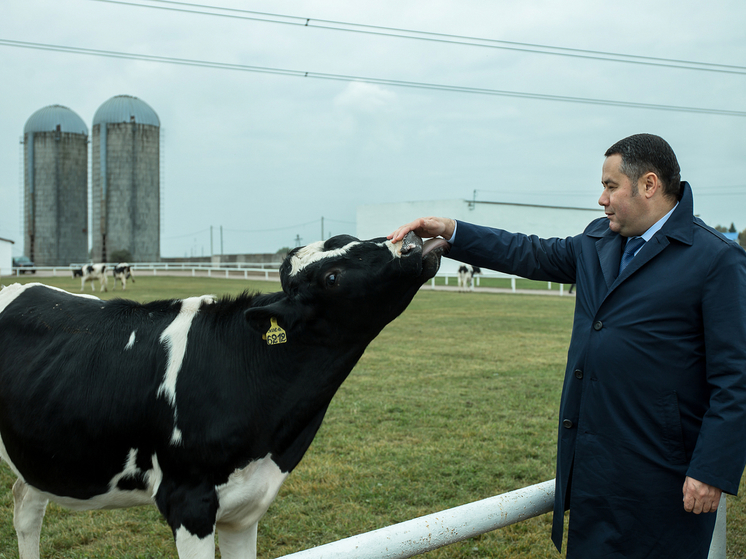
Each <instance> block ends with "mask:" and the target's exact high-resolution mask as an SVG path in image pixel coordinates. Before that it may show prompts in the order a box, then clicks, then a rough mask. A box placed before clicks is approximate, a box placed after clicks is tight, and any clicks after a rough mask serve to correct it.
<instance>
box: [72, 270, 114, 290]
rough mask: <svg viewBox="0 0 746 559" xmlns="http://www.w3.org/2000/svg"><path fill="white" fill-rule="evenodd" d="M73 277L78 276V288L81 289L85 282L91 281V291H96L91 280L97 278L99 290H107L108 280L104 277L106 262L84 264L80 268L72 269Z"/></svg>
mask: <svg viewBox="0 0 746 559" xmlns="http://www.w3.org/2000/svg"><path fill="white" fill-rule="evenodd" d="M73 278H80V290H81V291H83V288H84V287H85V283H86V282H87V281H90V282H91V291H96V286H95V285H94V283H93V282H95V281H96V280H98V283H99V284H100V285H101V289H100V290H101V291H109V282H108V280H107V279H106V264H86V265H85V266H83V267H82V268H78V269H77V270H73Z"/></svg>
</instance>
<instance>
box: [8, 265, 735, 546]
mask: <svg viewBox="0 0 746 559" xmlns="http://www.w3.org/2000/svg"><path fill="white" fill-rule="evenodd" d="M21 281H33V280H32V279H31V278H27V279H26V278H25V279H23V280H21ZM44 281H45V282H48V283H50V284H53V285H56V286H58V287H62V288H64V289H69V290H71V291H74V292H77V291H78V290H79V289H80V284H79V282H77V281H74V280H72V278H49V279H45V280H44ZM4 283H8V281H7V279H6V280H5V282H4ZM244 289H250V290H258V291H276V290H278V289H279V285H278V284H276V283H267V282H254V283H250V282H245V281H238V280H225V279H207V278H204V279H199V278H197V279H195V278H172V277H163V276H158V277H142V278H141V277H138V278H137V283H136V284H134V286H132V288H131V289H128V291H127V292H126V294H127V296H128V297H131V298H134V299H137V300H141V301H149V300H153V299H158V298H165V297H185V296H189V295H199V294H205V293H213V294H218V295H219V294H223V293H238V292H240V291H242V290H244ZM112 296H121V292H117V293H116V294H112V293H108V294H104V297H105V298H109V297H112ZM573 305H574V299H573V298H571V297H546V296H536V295H520V294H519V295H513V294H494V293H493V294H483V293H482V294H480V293H455V292H439V291H429V290H423V291H422V292H420V293H419V294H418V295H417V297H416V298H415V300H414V301H413V302H412V304H411V305H410V307H409V308H408V309H407V310H406V311H405V313H404V314H403V315H402V316H401V317H399V318H398V319H397V320H395V321H394V322H393V323H392V324H390V325H389V326H388V327H387V328H386V329H385V330H384V331H383V332H382V333H381V335H380V336H379V337H378V338H377V339H376V340H375V341H374V342H373V343H372V344H371V346H370V347H369V348H368V350H367V351H366V353H365V355H364V356H363V358H362V359H361V360H360V362H359V364H358V365H357V367H356V368H355V370H354V371H353V372H352V374H351V375H350V377H349V378H348V379H347V381H346V382H345V383H344V384H343V385H342V387H341V389H340V390H339V392H338V393H337V396H336V397H335V399H334V400H333V402H332V404H331V406H330V408H329V411H328V413H327V416H326V420H325V422H324V425H323V426H322V428H321V430H320V432H319V434H318V436H317V437H316V439H315V441H314V443H313V445H311V448H310V450H309V451H308V453H307V454H306V456H305V458H304V459H303V461H302V462H301V464H300V465H299V466H298V468H297V469H296V470H295V471H294V472H293V474H292V475H291V476H290V477H289V478H288V480H287V481H286V483H285V485H284V486H283V488H282V489H281V491H280V494H279V496H278V498H277V500H276V501H275V503H274V504H273V505H272V506H271V507H270V510H269V512H268V513H267V515H266V516H265V518H264V519H263V520H262V521H261V522H260V524H259V545H258V553H259V557H261V558H266V559H269V558H274V557H279V556H281V555H284V554H287V553H291V552H294V551H299V550H302V549H306V548H309V547H312V546H315V545H319V544H322V543H326V542H329V541H333V540H336V539H340V538H343V537H347V536H350V535H353V534H357V533H361V532H365V531H368V530H372V529H375V528H380V527H383V526H387V525H389V524H392V523H395V522H401V521H404V520H408V519H410V518H414V517H416V516H421V515H424V514H429V513H432V512H435V511H438V510H443V509H445V508H449V507H452V506H456V505H460V504H464V503H467V502H471V501H475V500H478V499H483V498H486V497H490V496H492V495H496V494H499V493H504V492H506V491H510V490H513V489H517V488H520V487H524V486H527V485H531V484H534V483H539V482H542V481H545V480H548V479H551V478H553V477H554V459H555V442H556V425H557V409H558V404H559V396H560V391H561V386H562V376H563V370H564V360H565V355H566V351H567V345H568V343H569V338H570V328H571V324H572V313H573ZM12 483H13V478H12V476H11V475H10V473H9V471H8V469H7V467H6V466H5V465H2V466H0V558H4V557H16V556H17V548H16V540H15V534H14V532H13V527H12V496H11V492H10V487H11V485H12ZM741 490H742V493H741V495H743V494H744V492H746V481H742V485H741ZM550 522H551V514H548V515H544V516H541V517H539V518H535V519H531V520H528V521H525V522H522V523H520V524H517V525H514V526H511V527H508V528H505V529H502V530H498V531H496V532H492V533H490V534H486V535H484V536H481V537H478V538H474V539H470V540H468V541H465V542H462V543H459V544H455V545H453V546H450V547H447V548H445V549H442V550H436V551H433V552H430V553H428V554H426V555H425V556H426V557H429V558H475V557H510V558H532V559H538V558H557V557H560V555H559V554H558V553H557V552H556V551H555V550H554V548H553V546H552V544H551V542H550V540H549V531H550ZM744 526H746V506H744V502H743V497H742V496H740V497H729V499H728V544H729V546H728V557H729V558H740V557H746V534H745V533H744ZM42 557H47V558H51V557H54V558H86V557H127V558H135V557H176V551H175V547H174V545H173V540H172V537H171V533H170V530H169V529H168V527H167V526H166V524H165V522H164V521H163V520H162V519H161V518H160V516H159V514H158V512H157V511H156V509H155V508H153V507H145V508H139V509H129V510H120V511H93V512H85V513H80V512H68V511H66V510H64V509H62V508H60V507H57V506H56V505H53V504H52V505H50V506H49V508H48V511H47V516H46V520H45V524H44V529H43V531H42Z"/></svg>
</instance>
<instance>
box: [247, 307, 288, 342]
mask: <svg viewBox="0 0 746 559" xmlns="http://www.w3.org/2000/svg"><path fill="white" fill-rule="evenodd" d="M296 314H297V313H296V312H295V310H294V309H293V307H292V306H291V305H290V304H289V303H288V302H287V301H286V300H284V299H283V300H280V301H276V302H274V303H270V304H269V305H264V306H261V307H252V308H250V309H248V310H247V311H246V312H244V317H246V321H247V322H248V323H249V326H250V327H251V329H252V330H254V331H255V332H258V333H259V334H262V335H263V334H266V333H267V331H268V330H269V329H270V327H271V325H272V319H273V318H274V319H275V320H276V322H277V324H278V326H280V327H281V328H283V329H285V330H290V329H291V328H292V327H293V325H294V324H295V323H296V322H297V320H298V318H297V316H296Z"/></svg>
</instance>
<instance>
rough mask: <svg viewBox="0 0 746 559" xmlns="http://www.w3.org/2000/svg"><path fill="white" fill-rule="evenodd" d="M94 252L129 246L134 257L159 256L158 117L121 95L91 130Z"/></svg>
mask: <svg viewBox="0 0 746 559" xmlns="http://www.w3.org/2000/svg"><path fill="white" fill-rule="evenodd" d="M91 139H92V151H91V159H92V161H91V183H92V188H91V197H92V200H91V202H92V206H91V212H92V216H93V219H92V226H91V229H92V233H93V246H92V256H93V259H94V260H95V261H98V262H108V261H109V260H110V259H111V258H110V255H112V254H113V253H114V252H115V251H119V250H128V251H129V252H130V254H131V255H132V260H133V261H134V262H157V261H158V260H160V254H161V251H160V244H161V243H160V161H159V159H160V157H159V156H160V121H159V120H158V115H157V114H156V113H155V111H154V110H153V109H152V108H150V106H149V105H148V104H147V103H145V102H144V101H142V100H140V99H138V98H137V97H131V96H129V95H117V96H116V97H112V98H111V99H109V100H108V101H106V102H105V103H104V104H103V105H101V106H100V107H99V108H98V110H97V111H96V114H95V115H94V117H93V128H92V130H91Z"/></svg>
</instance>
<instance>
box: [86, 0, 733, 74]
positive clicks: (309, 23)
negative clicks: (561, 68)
mask: <svg viewBox="0 0 746 559" xmlns="http://www.w3.org/2000/svg"><path fill="white" fill-rule="evenodd" d="M92 1H94V2H103V3H107V4H120V5H123V6H132V7H138V8H149V9H156V10H165V11H172V12H182V13H190V14H197V15H208V16H214V17H223V18H231V19H242V20H248V21H260V22H264V23H275V24H282V25H293V26H299V27H314V28H318V29H328V30H331V31H343V32H348V33H362V34H366V35H379V36H384V37H397V38H401V39H411V40H419V41H429V42H437V43H446V44H455V45H463V46H470V47H482V48H492V49H501V50H511V51H517V52H530V53H535V54H548V55H553V56H565V57H571V58H584V59H589V60H602V61H606V62H621V63H625V64H639V65H644V66H658V67H664V68H678V69H682V70H697V71H703V72H718V73H725V74H740V75H746V66H737V65H731V64H717V63H713V62H696V61H692V60H679V59H674V58H660V57H654V56H641V55H636V54H624V53H616V52H607V51H598V50H590V49H579V48H569V47H557V46H552V45H540V44H534V43H522V42H517V41H503V40H498V39H485V38H482V37H469V36H464V35H453V34H449V33H436V32H431V31H417V30H414V29H402V28H397V27H385V26H379V25H367V24H361V23H350V22H344V21H334V20H325V19H317V18H306V17H300V16H288V15H283V14H273V13H267V12H256V11H252V10H241V9H236V8H223V7H220V6H210V5H205V4H191V3H188V2H177V1H175V0H149V1H150V2H158V3H160V4H168V5H170V6H184V7H182V8H176V7H170V6H154V5H148V4H138V3H134V2H126V1H123V0H92ZM195 8H200V9H209V10H221V11H223V12H229V13H216V12H206V11H201V10H199V9H195ZM340 26H342V27H340Z"/></svg>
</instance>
